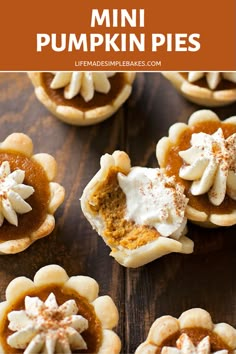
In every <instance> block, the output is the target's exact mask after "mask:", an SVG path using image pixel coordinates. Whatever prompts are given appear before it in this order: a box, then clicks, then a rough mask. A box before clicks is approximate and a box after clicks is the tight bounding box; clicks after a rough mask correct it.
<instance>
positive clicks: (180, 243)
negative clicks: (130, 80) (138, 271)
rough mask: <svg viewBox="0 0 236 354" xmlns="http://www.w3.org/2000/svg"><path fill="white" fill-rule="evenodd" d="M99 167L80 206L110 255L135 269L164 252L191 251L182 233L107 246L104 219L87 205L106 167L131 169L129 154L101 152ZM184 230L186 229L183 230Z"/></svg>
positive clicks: (189, 243) (128, 170)
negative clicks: (126, 245)
mask: <svg viewBox="0 0 236 354" xmlns="http://www.w3.org/2000/svg"><path fill="white" fill-rule="evenodd" d="M100 165H101V168H100V170H99V171H98V172H97V173H96V174H95V176H94V177H93V178H92V179H91V181H90V182H89V183H88V185H87V186H86V187H85V189H84V191H83V194H82V197H81V208H82V211H83V213H84V215H85V217H86V218H87V220H88V221H89V222H90V224H91V225H92V227H93V229H95V230H96V231H97V232H98V234H99V235H100V236H102V238H103V240H104V241H105V243H106V244H107V245H108V246H109V247H110V248H111V253H110V255H111V256H112V257H114V258H115V260H116V261H117V262H118V263H120V264H121V265H123V266H125V267H130V268H136V267H139V266H142V265H144V264H146V263H149V262H151V261H153V260H155V259H157V258H159V257H161V256H163V255H165V254H168V253H171V252H177V253H186V254H187V253H192V252H193V242H192V240H190V239H189V238H188V237H186V236H184V235H183V236H181V237H180V239H179V240H175V239H172V238H171V237H163V236H159V237H158V238H157V239H156V240H154V241H152V242H150V243H147V244H146V245H143V246H141V247H138V248H136V249H133V250H129V249H127V248H124V247H123V246H117V247H114V246H113V245H110V244H109V242H108V240H107V239H106V237H105V236H104V235H103V230H104V226H105V223H104V220H103V218H102V216H101V215H99V213H97V214H96V215H95V214H94V213H93V212H92V211H91V209H90V207H89V202H90V197H91V196H92V195H93V194H94V193H95V191H96V190H97V188H98V187H99V185H100V183H102V182H103V181H105V180H106V177H107V174H108V172H109V169H110V168H112V167H114V166H115V167H118V168H119V170H120V171H121V172H123V173H124V174H128V173H129V172H130V170H131V164H130V159H129V156H128V155H127V154H126V153H125V152H124V151H118V150H117V151H115V152H114V153H113V154H112V155H109V154H105V155H103V156H102V157H101V161H100ZM185 232H186V230H185Z"/></svg>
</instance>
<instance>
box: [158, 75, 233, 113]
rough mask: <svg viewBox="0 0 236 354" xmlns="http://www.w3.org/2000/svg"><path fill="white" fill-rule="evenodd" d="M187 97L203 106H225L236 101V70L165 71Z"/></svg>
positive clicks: (167, 76)
mask: <svg viewBox="0 0 236 354" xmlns="http://www.w3.org/2000/svg"><path fill="white" fill-rule="evenodd" d="M162 74H163V75H164V76H165V77H166V78H167V79H168V80H169V81H170V82H171V83H172V84H173V86H174V87H175V88H176V89H177V90H178V91H179V92H180V93H181V94H182V95H183V96H185V97H186V98H187V99H189V100H190V101H192V102H194V103H197V104H199V105H202V106H207V107H214V106H224V105H227V104H230V103H233V102H235V101H236V72H219V71H213V72H200V71H190V72H163V73H162Z"/></svg>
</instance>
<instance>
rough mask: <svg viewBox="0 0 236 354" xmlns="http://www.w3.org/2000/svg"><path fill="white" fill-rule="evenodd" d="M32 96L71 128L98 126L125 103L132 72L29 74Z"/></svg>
mask: <svg viewBox="0 0 236 354" xmlns="http://www.w3.org/2000/svg"><path fill="white" fill-rule="evenodd" d="M28 76H29V78H30V79H31V81H32V83H33V85H34V86H35V94H36V96H37V98H38V99H39V101H41V102H42V103H43V104H44V105H45V106H46V107H47V108H48V109H49V111H51V112H52V113H53V114H54V115H55V116H56V117H58V118H59V119H61V120H63V121H64V122H66V123H69V124H74V125H90V124H95V123H99V122H101V121H103V120H105V119H106V118H109V117H110V116H111V115H112V114H114V113H115V112H116V111H117V110H118V108H119V107H120V106H121V105H122V104H123V103H124V102H125V101H126V100H127V99H128V97H129V95H130V94H131V91H132V83H133V81H134V78H135V73H132V72H118V73H115V72H114V73H113V72H112V73H111V72H79V71H72V72H62V71H58V72H29V73H28Z"/></svg>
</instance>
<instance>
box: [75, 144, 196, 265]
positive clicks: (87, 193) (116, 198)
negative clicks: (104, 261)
mask: <svg viewBox="0 0 236 354" xmlns="http://www.w3.org/2000/svg"><path fill="white" fill-rule="evenodd" d="M187 201H188V199H187V198H186V197H185V195H184V191H183V187H182V186H181V185H180V184H178V183H176V180H175V178H174V177H168V176H166V174H165V173H164V172H163V171H162V170H160V169H158V168H145V167H133V168H131V165H130V159H129V157H128V155H127V154H126V153H125V152H123V151H115V152H114V153H113V154H112V155H109V154H105V155H103V156H102V158H101V168H100V170H99V171H98V173H97V174H96V175H95V176H94V177H93V178H92V180H91V181H90V182H89V183H88V185H87V186H86V187H85V189H84V192H83V195H82V198H81V207H82V211H83V213H84V215H85V217H86V218H87V219H88V221H89V222H90V224H91V225H92V227H93V228H94V229H95V230H96V231H97V232H98V234H99V235H101V236H102V238H103V239H104V241H105V243H106V244H107V245H108V246H109V247H110V248H111V250H112V251H111V256H113V257H114V258H115V259H116V260H117V261H118V262H119V263H120V264H121V265H123V266H126V267H138V266H141V265H144V264H146V263H148V262H151V261H153V260H154V259H156V258H159V257H161V256H163V255H165V254H168V253H171V252H178V253H191V252H193V242H192V241H191V240H190V239H189V238H187V237H186V236H184V235H185V233H186V216H185V209H186V205H187Z"/></svg>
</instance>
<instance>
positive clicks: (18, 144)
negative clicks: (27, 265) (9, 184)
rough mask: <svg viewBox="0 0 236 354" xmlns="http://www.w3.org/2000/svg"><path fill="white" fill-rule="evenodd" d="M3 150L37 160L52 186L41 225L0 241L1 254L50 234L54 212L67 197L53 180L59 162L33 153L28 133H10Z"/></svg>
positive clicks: (49, 156) (4, 142)
mask: <svg viewBox="0 0 236 354" xmlns="http://www.w3.org/2000/svg"><path fill="white" fill-rule="evenodd" d="M1 151H15V152H18V153H21V154H24V155H25V156H27V157H29V158H31V159H33V160H35V161H37V162H38V164H40V165H41V166H42V168H43V169H44V171H45V173H46V176H47V178H48V183H49V188H50V200H49V204H48V210H47V213H46V218H45V220H44V222H43V223H42V224H41V225H40V227H39V228H38V229H37V230H35V231H34V232H32V233H30V234H29V235H27V234H26V235H25V237H23V238H19V239H14V238H13V239H12V240H9V241H4V242H1V243H0V254H14V253H18V252H21V251H23V250H25V249H26V248H27V247H29V246H30V245H31V244H32V243H33V242H34V241H36V240H38V239H40V238H42V237H45V236H47V235H49V234H50V233H51V232H52V231H53V229H54V227H55V219H54V216H53V214H54V213H55V211H56V210H57V208H58V207H59V206H60V205H61V204H62V202H63V200H64V197H65V190H64V188H63V187H62V186H61V185H60V184H58V183H56V182H52V181H53V179H54V177H55V175H56V171H57V163H56V161H55V159H54V157H52V156H51V155H48V154H36V155H33V143H32V140H31V139H30V138H29V137H28V136H27V135H25V134H22V133H13V134H11V135H9V136H8V137H7V138H6V139H5V140H4V141H3V142H1V143H0V153H1ZM13 237H14V235H13Z"/></svg>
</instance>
